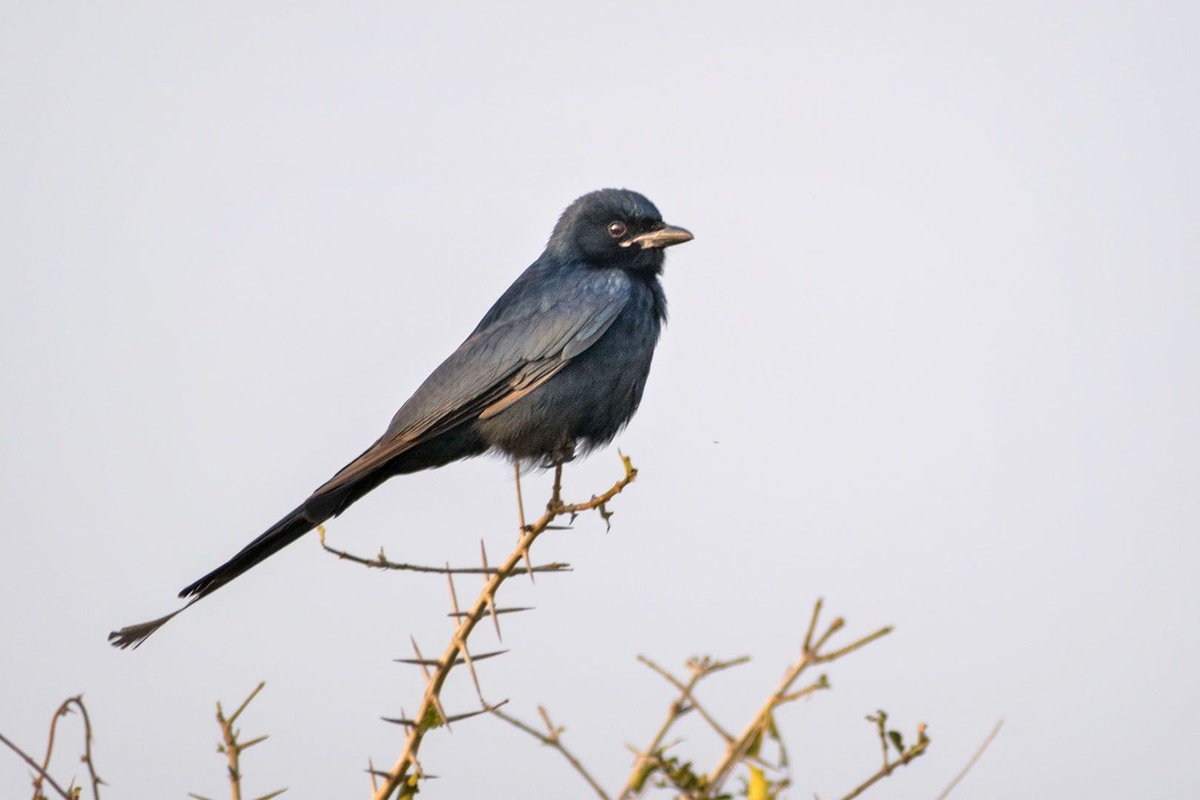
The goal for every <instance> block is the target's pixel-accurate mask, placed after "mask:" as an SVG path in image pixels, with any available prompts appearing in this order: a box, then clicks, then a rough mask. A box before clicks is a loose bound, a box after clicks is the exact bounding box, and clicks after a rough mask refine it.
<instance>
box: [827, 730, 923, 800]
mask: <svg viewBox="0 0 1200 800" xmlns="http://www.w3.org/2000/svg"><path fill="white" fill-rule="evenodd" d="M881 716H883V717H884V718H885V719H886V716H885V715H881ZM869 719H871V720H872V721H874V718H869ZM880 730H881V731H882V730H883V723H880ZM880 738H883V737H882V736H881V737H880ZM883 747H884V756H883V766H882V767H880V768H879V771H878V772H876V773H875V774H874V775H872V776H871V777H869V778H867V779H866V780H865V781H863V782H862V783H860V784H859V785H858V786H855V787H854V788H853V789H851V790H850V793H849V794H847V795H846V796H844V797H843V798H842V800H854V798H855V797H858V796H859V795H861V794H862V793H863V792H865V791H866V790H867V789H870V788H871V787H872V786H874V785H875V784H876V783H878V782H879V781H881V780H883V779H884V778H886V777H887V776H889V775H891V774H892V773H893V772H895V771H896V770H897V769H899V768H900V767H903V766H907V765H908V764H909V763H910V762H911V761H912V760H913V759H915V758H917V757H919V756H923V755H925V751H926V750H928V749H929V737H928V736H926V735H925V726H924V725H918V726H917V743H916V744H914V745H913V746H912V747H909V748H908V749H906V750H904V751H903V752H902V753H900V758H899V759H898V760H896V761H892V762H891V763H889V762H888V760H887V742H886V740H885V741H884V745H883ZM897 749H899V747H897Z"/></svg>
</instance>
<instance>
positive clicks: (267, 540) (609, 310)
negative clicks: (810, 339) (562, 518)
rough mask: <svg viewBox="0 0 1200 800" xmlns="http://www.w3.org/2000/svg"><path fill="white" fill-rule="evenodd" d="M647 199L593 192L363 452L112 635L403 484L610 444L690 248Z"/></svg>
mask: <svg viewBox="0 0 1200 800" xmlns="http://www.w3.org/2000/svg"><path fill="white" fill-rule="evenodd" d="M692 238H693V236H692V234H691V232H689V231H688V230H687V229H685V228H681V227H677V226H675V225H668V224H667V223H665V222H664V221H663V218H662V214H660V213H659V210H658V208H657V207H656V206H655V205H654V204H653V203H652V202H650V200H649V199H647V198H646V197H645V196H644V195H642V194H639V193H638V192H635V191H631V190H628V189H599V190H596V191H593V192H589V193H587V194H584V195H583V196H581V197H579V198H577V199H576V200H575V201H574V202H572V203H571V204H570V205H568V206H567V207H566V209H565V210H564V211H563V212H562V214H561V215H560V216H559V218H558V221H557V223H556V224H555V226H554V229H553V231H552V232H551V234H550V238H549V240H548V241H547V243H546V247H545V249H544V250H543V252H542V254H541V255H540V256H539V257H538V258H537V259H536V260H535V261H534V262H533V263H532V264H530V265H529V267H528V268H526V269H525V271H524V272H522V273H521V274H520V275H519V276H518V277H517V279H516V280H515V281H514V282H513V283H512V285H511V286H509V287H508V289H507V290H506V291H505V292H504V293H503V294H502V295H501V296H500V298H499V299H498V300H497V301H496V302H495V304H494V305H492V307H491V309H489V310H488V312H487V313H486V314H484V316H483V319H482V320H480V322H479V324H478V325H477V326H476V327H475V329H474V330H473V331H472V332H471V334H470V335H469V336H468V337H467V338H466V339H465V340H464V341H463V343H462V344H460V345H459V346H458V348H457V349H456V350H455V351H454V352H453V353H451V354H450V356H449V357H448V358H446V360H445V361H443V362H442V363H441V365H439V366H438V367H437V368H436V369H435V370H434V371H433V372H432V373H431V374H430V375H429V377H428V378H426V379H425V381H424V382H423V383H421V385H420V386H419V387H418V388H417V390H416V391H415V392H414V393H413V394H412V396H411V397H410V398H409V399H408V400H407V401H406V402H405V403H404V404H403V405H402V406H401V407H400V409H399V410H398V411H397V412H396V414H395V416H393V417H392V420H391V423H390V424H389V425H388V426H387V429H386V430H385V431H384V432H383V435H382V436H380V437H379V438H378V439H377V440H375V442H374V443H373V444H372V445H371V446H370V447H368V448H367V449H366V450H365V451H363V453H362V454H361V455H359V456H358V457H357V458H355V459H354V460H353V461H351V462H350V463H349V464H347V465H346V466H344V467H342V469H340V470H339V471H338V472H337V473H336V474H334V476H333V477H332V478H330V479H329V480H328V481H326V482H325V483H323V484H321V485H320V486H318V487H317V489H316V490H315V491H313V493H312V494H311V495H309V496H308V498H307V499H305V500H304V502H302V503H300V505H298V506H297V507H296V508H294V509H293V510H291V511H290V512H288V513H287V514H286V515H284V517H283V518H282V519H280V520H279V521H278V522H276V523H275V524H274V525H272V526H271V527H269V528H267V530H266V531H264V532H263V533H262V534H261V535H260V536H258V538H256V539H254V540H253V541H251V542H250V543H249V544H247V545H246V546H245V547H243V548H242V549H241V550H240V551H238V552H237V553H236V554H235V555H234V556H233V557H232V558H230V559H229V560H228V561H226V562H225V563H224V564H222V565H221V566H219V567H217V568H216V569H214V570H212V571H211V572H209V573H208V574H207V575H205V576H203V577H202V578H200V579H199V580H196V581H195V582H193V583H191V584H189V585H188V586H186V587H185V588H184V589H183V590H182V591H180V593H179V596H180V597H181V598H185V599H187V600H188V603H187V604H186V605H185V606H183V607H182V608H180V609H178V610H177V611H175V612H173V613H171V614H168V615H167V616H165V617H160V618H159V619H156V620H152V621H150V622H143V623H139V624H137V625H129V626H127V627H124V628H122V629H120V630H117V631H113V632H112V633H110V634H109V635H108V639H109V642H110V643H111V644H113V645H114V646H115V647H119V648H122V649H123V648H128V647H135V648H136V647H138V646H139V645H141V644H142V643H143V642H144V641H145V640H146V638H147V637H149V636H150V635H151V634H152V633H154V632H155V631H156V630H158V629H159V628H160V627H162V626H163V625H164V624H166V623H167V622H168V621H170V620H171V619H172V618H173V617H175V616H176V615H177V614H179V613H180V612H181V611H183V610H184V609H186V608H188V607H189V606H191V605H192V604H193V603H195V602H196V601H198V600H200V599H201V598H204V597H206V596H208V595H210V594H212V593H213V592H214V591H216V590H217V589H219V588H221V587H222V586H224V585H225V584H227V583H229V582H230V581H232V580H233V579H235V578H237V577H238V576H240V575H241V574H242V573H244V572H246V571H247V570H249V569H251V568H252V567H254V566H256V565H258V564H260V563H261V562H262V561H264V560H265V559H267V558H269V557H270V556H272V555H274V554H275V553H277V552H279V551H280V550H282V549H283V548H284V547H286V546H287V545H289V544H291V543H292V542H294V541H296V540H297V539H299V538H300V537H302V536H303V535H304V534H306V533H308V532H309V531H311V530H313V529H314V528H316V527H317V526H319V525H321V524H322V523H324V522H325V521H327V520H328V519H330V518H332V517H336V516H338V515H339V514H341V513H342V512H344V511H345V510H346V509H347V508H349V507H350V506H351V505H353V504H354V503H355V501H357V500H359V499H360V498H362V497H363V496H364V495H366V494H367V493H368V492H370V491H372V490H373V489H375V488H376V487H378V486H379V485H380V484H382V483H383V482H385V481H386V480H388V479H389V478H392V477H394V476H397V475H405V474H409V473H413V472H417V471H420V470H426V469H432V468H435V467H441V466H444V465H446V464H449V463H451V462H454V461H459V460H461V459H465V458H471V457H473V456H478V455H482V454H484V453H487V452H494V453H498V454H500V455H503V456H506V457H508V458H509V459H512V461H513V463H514V465H515V466H516V468H517V470H518V473H519V470H520V465H521V464H522V463H525V464H533V465H536V466H542V467H551V466H558V467H559V468H561V466H562V464H563V463H564V462H567V461H570V460H571V459H573V458H574V457H576V456H577V455H581V454H586V453H588V452H590V451H592V450H594V449H595V448H598V447H601V446H603V445H605V444H607V443H609V442H610V441H612V439H613V438H614V437H615V436H616V435H617V434H618V433H619V432H620V431H621V430H622V429H623V428H624V427H625V425H626V424H627V423H628V422H629V420H630V419H631V418H632V417H633V415H634V412H636V411H637V409H638V405H639V404H640V403H641V400H642V392H643V390H644V389H645V386H646V379H647V376H648V375H649V373H650V362H651V359H652V357H653V355H654V349H655V345H656V344H657V342H658V339H659V334H660V333H661V331H662V328H663V325H664V324H665V322H666V318H667V301H666V295H665V294H664V292H663V287H662V283H661V281H660V277H661V275H662V272H663V263H664V259H665V255H664V250H665V249H666V248H668V247H671V246H672V245H676V244H681V243H683V242H687V241H690V240H691V239H692Z"/></svg>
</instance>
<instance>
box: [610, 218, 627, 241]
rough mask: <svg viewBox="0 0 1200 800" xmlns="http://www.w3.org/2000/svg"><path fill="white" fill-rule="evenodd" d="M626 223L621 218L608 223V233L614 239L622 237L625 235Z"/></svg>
mask: <svg viewBox="0 0 1200 800" xmlns="http://www.w3.org/2000/svg"><path fill="white" fill-rule="evenodd" d="M625 230H626V228H625V223H624V222H621V221H620V220H616V221H614V222H610V223H608V235H609V236H611V237H613V238H614V239H620V238H621V237H622V236H624V235H625Z"/></svg>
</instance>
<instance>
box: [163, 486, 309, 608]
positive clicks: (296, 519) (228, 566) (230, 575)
mask: <svg viewBox="0 0 1200 800" xmlns="http://www.w3.org/2000/svg"><path fill="white" fill-rule="evenodd" d="M305 505H306V504H304V503H302V504H301V505H299V506H297V507H296V508H295V509H293V510H292V511H291V513H289V514H288V515H287V516H285V517H284V518H283V519H281V520H279V521H278V522H276V523H275V524H274V525H272V526H271V527H270V528H268V529H267V530H266V531H264V532H263V534H262V535H261V536H259V537H258V538H257V539H255V540H254V541H252V542H250V544H248V545H246V546H245V547H243V548H242V549H241V550H239V551H238V553H237V555H235V556H234V557H233V558H231V559H229V560H228V561H226V562H225V563H224V564H222V565H221V566H219V567H217V568H216V569H214V570H213V571H212V572H210V573H208V574H207V575H205V576H204V577H203V578H200V579H199V580H197V581H196V582H194V583H192V584H190V585H189V586H187V587H185V588H184V589H183V590H182V591H181V592H180V593H179V596H180V597H183V598H188V597H194V598H196V599H197V600H199V599H200V598H201V597H204V596H206V595H209V594H212V593H213V592H215V591H216V590H217V589H220V588H221V587H222V586H224V585H225V584H227V583H229V582H230V581H231V580H233V579H234V578H236V577H237V576H239V575H241V574H242V573H243V572H245V571H246V570H248V569H250V568H251V567H254V566H256V565H258V564H259V563H260V562H262V561H264V560H266V559H268V558H270V557H271V556H273V555H275V554H276V553H278V552H279V551H280V550H282V549H283V548H285V547H287V546H288V545H289V544H291V543H292V542H294V541H296V540H297V539H299V538H300V537H301V536H303V535H304V534H306V533H308V532H309V531H311V530H312V529H313V528H315V527H316V526H317V525H319V524H320V523H321V522H322V521H323V520H317V521H316V522H314V521H313V520H311V519H309V518H308V517H307V516H305V513H304V508H305Z"/></svg>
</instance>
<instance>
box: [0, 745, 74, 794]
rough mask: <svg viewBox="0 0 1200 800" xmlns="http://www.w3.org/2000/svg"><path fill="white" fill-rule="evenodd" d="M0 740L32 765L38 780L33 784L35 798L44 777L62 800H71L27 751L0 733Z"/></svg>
mask: <svg viewBox="0 0 1200 800" xmlns="http://www.w3.org/2000/svg"><path fill="white" fill-rule="evenodd" d="M0 742H3V743H4V744H5V745H7V746H8V749H10V750H12V751H13V752H14V753H16V754H17V755H18V756H20V757H21V759H22V760H23V761H24V762H25V763H26V764H28V765H29V766H30V767H32V768H33V769H34V770H35V771H36V772H37V774H38V777H37V781H38V782H37V783H35V784H34V795H33V796H34V798H35V800H36V798H37V796H38V793H39V789H38V787H39V786H40V782H41V781H42V779H45V780H46V781H47V782H48V783H49V784H50V785H51V786H52V787H53V788H54V791H56V792H58V793H59V795H60V796H61V797H62V798H63V800H72V798H71V795H69V794H67V791H66V790H65V789H63V788H62V787H61V786H59V785H58V783H57V782H56V781H55V780H54V778H52V777H50V775H49V773H47V772H46V770H44V769H42V768H41V766H39V765H38V763H37V762H36V761H34V760H33V757H32V756H30V755H29V754H28V753H26V752H25V751H24V750H22V749H21V748H20V747H17V745H16V744H14V743H13V742H12V741H11V740H10V739H9V738H8V737H7V736H5V735H4V734H2V733H0Z"/></svg>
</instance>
